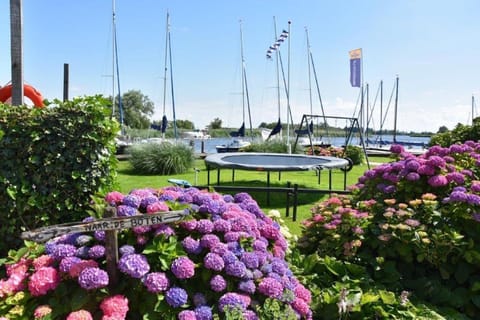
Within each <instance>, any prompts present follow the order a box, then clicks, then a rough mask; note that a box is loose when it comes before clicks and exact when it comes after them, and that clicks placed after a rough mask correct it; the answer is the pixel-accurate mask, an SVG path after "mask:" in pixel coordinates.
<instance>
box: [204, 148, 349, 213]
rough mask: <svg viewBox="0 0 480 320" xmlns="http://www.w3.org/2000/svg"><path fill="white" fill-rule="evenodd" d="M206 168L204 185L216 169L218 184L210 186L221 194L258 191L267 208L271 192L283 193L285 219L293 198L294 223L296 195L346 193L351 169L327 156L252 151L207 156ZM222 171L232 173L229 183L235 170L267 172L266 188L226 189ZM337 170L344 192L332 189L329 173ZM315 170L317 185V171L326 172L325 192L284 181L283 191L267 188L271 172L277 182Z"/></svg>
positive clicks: (235, 187)
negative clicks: (285, 173) (285, 174)
mask: <svg viewBox="0 0 480 320" xmlns="http://www.w3.org/2000/svg"><path fill="white" fill-rule="evenodd" d="M205 165H206V167H207V184H208V186H211V184H210V170H212V169H217V184H216V186H213V187H214V189H216V190H223V191H235V192H239V191H261V192H265V193H266V196H267V205H270V192H284V193H286V195H287V206H286V216H287V217H288V215H289V201H290V200H289V199H290V197H291V196H293V199H294V200H293V203H294V205H293V208H294V209H293V221H295V220H296V206H297V195H298V193H300V192H302V193H320V194H331V193H346V192H348V191H346V185H347V171H348V170H349V168H350V169H351V165H352V163H351V161H349V160H348V159H342V158H336V157H327V156H309V155H302V154H284V153H255V152H230V153H216V154H211V155H208V156H207V157H206V158H205ZM221 169H231V170H232V184H233V183H234V182H235V170H250V171H258V172H266V173H267V187H252V186H225V185H220V171H221ZM333 169H340V170H342V171H343V190H333V188H332V170H333ZM307 170H315V171H316V172H317V175H318V183H319V184H320V176H321V175H320V172H321V171H322V170H328V189H301V188H298V185H297V184H295V185H294V187H293V188H292V187H291V184H290V182H287V186H286V187H285V188H281V187H271V186H270V173H271V172H278V179H279V180H280V175H281V172H283V171H307Z"/></svg>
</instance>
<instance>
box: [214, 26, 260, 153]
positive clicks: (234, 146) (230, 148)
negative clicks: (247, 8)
mask: <svg viewBox="0 0 480 320" xmlns="http://www.w3.org/2000/svg"><path fill="white" fill-rule="evenodd" d="M240 55H241V62H242V73H241V77H242V111H243V122H242V125H241V126H240V128H239V129H238V131H233V132H230V136H231V137H232V141H230V142H229V143H227V144H223V145H217V146H216V147H215V148H216V149H217V152H218V153H224V152H237V151H241V150H242V149H244V148H246V147H248V146H250V144H251V142H250V141H248V140H246V139H245V111H246V110H245V109H247V110H248V115H249V120H250V131H252V129H251V128H252V119H251V116H250V98H249V95H248V85H247V73H246V68H245V58H244V55H243V32H242V23H241V21H240ZM251 134H252V133H251V132H250V135H251Z"/></svg>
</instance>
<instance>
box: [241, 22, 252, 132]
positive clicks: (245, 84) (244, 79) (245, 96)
mask: <svg viewBox="0 0 480 320" xmlns="http://www.w3.org/2000/svg"><path fill="white" fill-rule="evenodd" d="M240 53H241V58H242V104H243V122H244V123H245V102H246V104H247V110H248V121H249V124H250V137H251V138H252V139H253V129H252V128H253V127H252V114H251V112H250V97H249V94H248V82H247V66H246V63H245V57H244V55H243V30H242V20H240ZM244 92H245V94H243V93H244ZM245 99H246V101H245Z"/></svg>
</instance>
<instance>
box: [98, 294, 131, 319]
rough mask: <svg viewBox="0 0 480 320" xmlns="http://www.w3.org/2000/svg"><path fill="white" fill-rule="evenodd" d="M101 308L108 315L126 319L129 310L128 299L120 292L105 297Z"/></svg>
mask: <svg viewBox="0 0 480 320" xmlns="http://www.w3.org/2000/svg"><path fill="white" fill-rule="evenodd" d="M100 309H101V310H102V312H103V314H104V315H105V316H107V317H112V316H113V317H116V318H117V319H125V317H126V316H127V312H128V299H127V298H126V297H125V296H123V295H120V294H117V295H115V296H112V297H107V298H105V299H103V301H102V303H101V304H100Z"/></svg>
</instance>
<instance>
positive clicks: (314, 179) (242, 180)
mask: <svg viewBox="0 0 480 320" xmlns="http://www.w3.org/2000/svg"><path fill="white" fill-rule="evenodd" d="M390 160H391V159H389V158H374V159H370V162H371V163H372V161H375V163H377V162H388V161H390ZM194 168H196V169H197V170H195V169H194ZM367 169H368V168H367V165H366V164H363V165H357V166H354V167H353V169H352V170H351V171H350V172H348V173H347V186H349V185H352V184H355V183H356V182H357V179H358V177H360V176H361V175H362V174H363V173H364V172H365V170H367ZM117 171H118V177H117V181H116V190H117V191H120V192H122V193H128V192H129V191H131V190H133V189H138V188H145V187H151V188H161V187H165V186H169V185H172V184H171V183H170V182H168V179H171V178H174V179H181V180H187V181H189V182H190V183H192V184H194V185H197V186H207V179H208V172H207V170H206V167H205V163H204V161H203V160H199V159H197V160H195V162H194V167H192V168H190V169H189V170H188V171H187V172H186V173H183V174H172V175H148V174H143V175H142V174H137V173H136V172H135V171H134V170H133V168H132V166H131V165H130V163H129V161H120V162H119V165H118V169H117ZM220 173H221V174H220V185H221V186H232V185H233V186H247V187H266V185H267V173H266V172H257V171H245V170H235V180H234V182H233V183H232V170H230V169H224V170H221V172H220ZM343 177H344V175H343V171H341V170H333V171H332V189H334V190H341V189H343ZM318 178H319V177H318V175H317V174H316V172H315V171H291V172H282V173H281V174H280V175H279V174H278V173H277V172H272V173H271V174H270V186H271V187H286V186H287V182H290V183H291V184H292V186H293V184H298V187H299V188H309V189H327V188H328V180H329V178H328V173H327V171H325V172H320V184H319V179H318ZM216 183H217V171H216V170H212V171H210V186H211V187H212V188H213V189H215V184H216ZM222 193H230V194H234V193H237V192H222ZM249 193H250V194H251V195H252V196H253V197H254V199H255V200H256V201H257V202H258V204H259V206H260V208H262V210H263V211H265V212H268V211H269V210H272V209H275V210H278V211H280V213H281V215H282V217H283V219H284V221H285V223H286V225H287V226H288V227H289V229H290V231H291V232H292V233H293V234H297V235H299V234H300V233H301V221H303V220H305V219H306V218H308V217H310V215H311V213H310V209H311V208H312V206H313V205H314V204H315V203H317V202H318V201H321V200H323V199H325V197H327V195H320V194H318V193H308V194H300V195H299V197H298V207H297V220H296V221H293V220H292V208H290V215H289V217H286V216H285V213H286V195H285V193H277V192H272V193H270V201H269V204H267V194H266V192H264V191H255V192H253V191H252V192H249Z"/></svg>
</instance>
